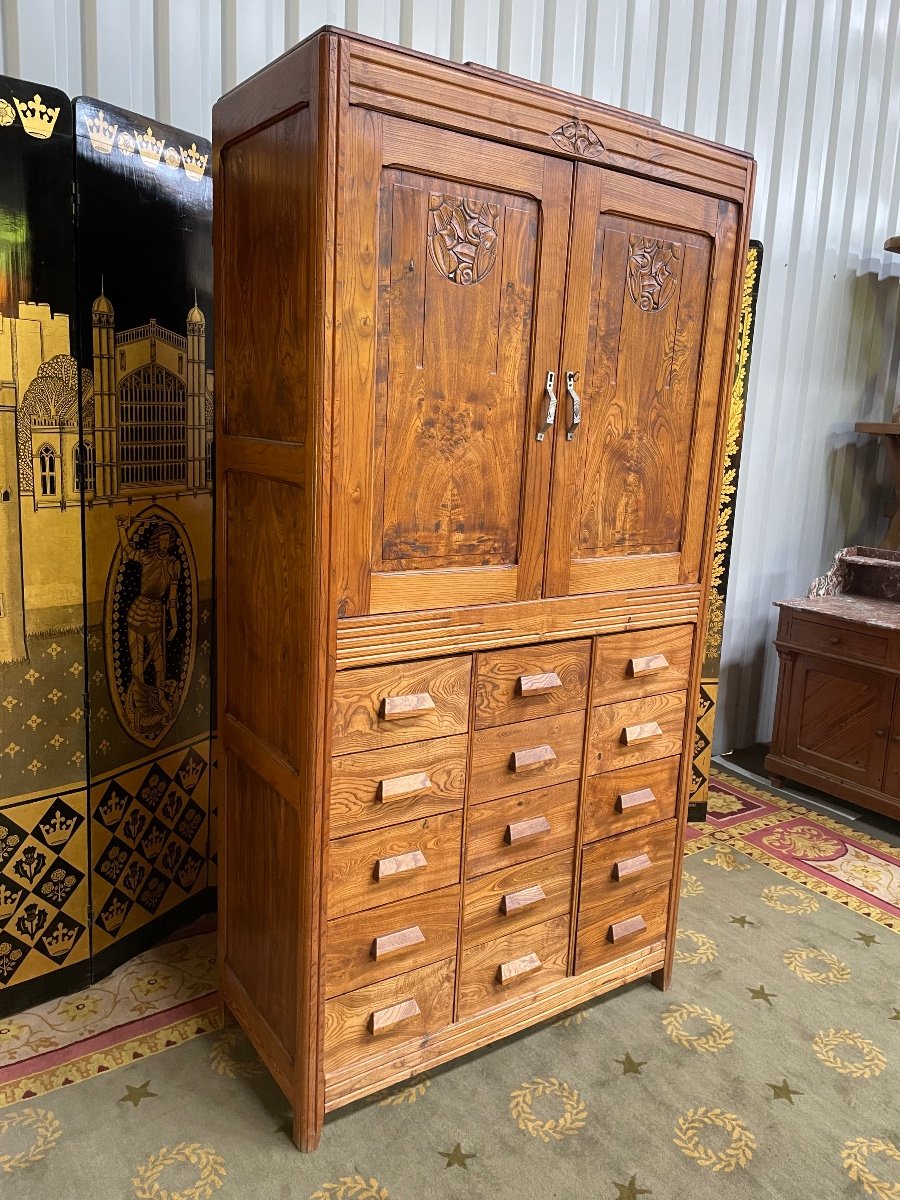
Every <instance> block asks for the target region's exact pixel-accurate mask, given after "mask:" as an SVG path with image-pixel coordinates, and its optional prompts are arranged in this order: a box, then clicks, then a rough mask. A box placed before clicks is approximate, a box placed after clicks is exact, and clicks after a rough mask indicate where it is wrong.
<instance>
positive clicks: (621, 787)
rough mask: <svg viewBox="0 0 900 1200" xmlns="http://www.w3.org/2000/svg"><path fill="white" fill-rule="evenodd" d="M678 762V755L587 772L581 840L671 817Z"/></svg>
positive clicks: (600, 836) (650, 823)
mask: <svg viewBox="0 0 900 1200" xmlns="http://www.w3.org/2000/svg"><path fill="white" fill-rule="evenodd" d="M680 766H681V759H680V758H661V759H655V760H652V761H651V762H646V763H638V764H637V765H636V766H633V767H624V768H623V769H621V770H618V771H607V772H606V773H605V774H602V775H591V776H589V777H588V779H587V781H586V782H585V785H584V825H583V827H582V834H581V836H582V840H583V841H584V842H585V843H587V842H595V841H597V840H598V839H599V838H607V837H612V836H613V835H614V834H617V833H625V832H627V831H628V830H629V829H639V828H641V827H642V826H644V825H653V824H655V823H656V822H657V821H664V820H667V819H668V818H671V817H674V816H675V802H676V799H677V796H678V772H679V767H680Z"/></svg>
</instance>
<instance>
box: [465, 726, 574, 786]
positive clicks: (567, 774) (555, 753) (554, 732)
mask: <svg viewBox="0 0 900 1200" xmlns="http://www.w3.org/2000/svg"><path fill="white" fill-rule="evenodd" d="M583 738H584V713H583V712H573V713H561V714H560V715H558V716H554V717H540V718H538V720H536V721H518V722H517V723H516V724H515V725H500V726H498V727H497V728H494V729H479V730H476V732H475V733H474V734H473V746H472V775H471V781H470V784H469V799H470V801H471V802H472V803H473V804H480V803H481V802H483V801H485V800H497V799H499V797H501V796H514V795H517V794H518V793H520V792H530V791H534V790H535V789H536V788H543V787H546V786H547V785H548V784H551V783H565V782H567V781H568V780H570V779H578V777H579V776H580V775H581V753H582V742H583Z"/></svg>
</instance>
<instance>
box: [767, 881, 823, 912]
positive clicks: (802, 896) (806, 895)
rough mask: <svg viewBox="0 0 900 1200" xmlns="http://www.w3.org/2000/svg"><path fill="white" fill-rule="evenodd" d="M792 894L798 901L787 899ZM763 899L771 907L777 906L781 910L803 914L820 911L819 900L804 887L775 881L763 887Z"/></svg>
mask: <svg viewBox="0 0 900 1200" xmlns="http://www.w3.org/2000/svg"><path fill="white" fill-rule="evenodd" d="M787 896H792V897H793V898H794V900H795V901H796V903H793V904H792V903H791V902H790V901H789V900H787V899H785V897H787ZM762 900H763V903H764V904H768V906H769V908H777V909H778V911H779V912H784V913H791V914H792V915H797V916H802V915H803V914H805V913H814V912H818V911H819V902H818V900H817V899H816V898H815V896H813V895H812V894H811V893H810V892H806V891H804V890H803V889H802V888H796V887H790V886H789V885H787V884H781V883H773V884H772V886H771V887H767V888H763V893H762Z"/></svg>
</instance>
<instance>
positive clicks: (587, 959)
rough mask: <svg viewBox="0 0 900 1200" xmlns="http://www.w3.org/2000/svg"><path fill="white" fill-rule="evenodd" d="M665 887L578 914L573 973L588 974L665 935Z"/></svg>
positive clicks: (666, 896) (667, 910)
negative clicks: (585, 972) (583, 972)
mask: <svg viewBox="0 0 900 1200" xmlns="http://www.w3.org/2000/svg"><path fill="white" fill-rule="evenodd" d="M668 913H669V886H668V884H666V885H664V886H663V887H658V888H656V889H655V891H652V892H640V893H638V894H637V895H633V896H630V897H628V898H626V899H624V900H622V901H620V902H619V903H618V904H616V905H609V906H607V907H602V908H592V909H588V910H587V911H584V910H582V912H580V913H579V916H578V936H577V940H576V942H575V970H576V972H579V971H590V970H591V968H592V967H601V966H603V965H604V963H608V962H612V960H613V959H614V958H619V957H620V956H621V955H623V954H630V953H631V951H632V950H643V948H644V947H645V946H650V945H652V944H653V943H654V942H658V941H660V940H661V939H662V938H664V937H665V935H666V918H667V917H668Z"/></svg>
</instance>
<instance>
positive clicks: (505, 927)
mask: <svg viewBox="0 0 900 1200" xmlns="http://www.w3.org/2000/svg"><path fill="white" fill-rule="evenodd" d="M573 862H574V854H573V852H572V851H571V850H569V851H563V852H562V853H561V854H551V855H549V856H548V857H547V858H536V859H533V860H532V861H531V862H526V863H519V864H518V865H517V866H514V867H504V869H503V870H502V871H494V872H493V873H492V874H490V875H482V876H481V878H480V879H474V880H469V881H468V882H467V883H466V893H465V900H464V906H465V911H464V913H463V944H464V945H465V946H472V945H475V944H476V943H477V942H483V941H486V940H487V939H488V938H494V937H500V936H501V935H503V934H506V933H510V932H511V931H512V930H514V929H522V928H524V927H525V926H526V925H534V924H536V923H538V922H540V921H546V920H547V919H548V918H549V917H556V916H560V915H561V914H563V913H565V914H568V912H569V909H570V907H571V903H572V866H573Z"/></svg>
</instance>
